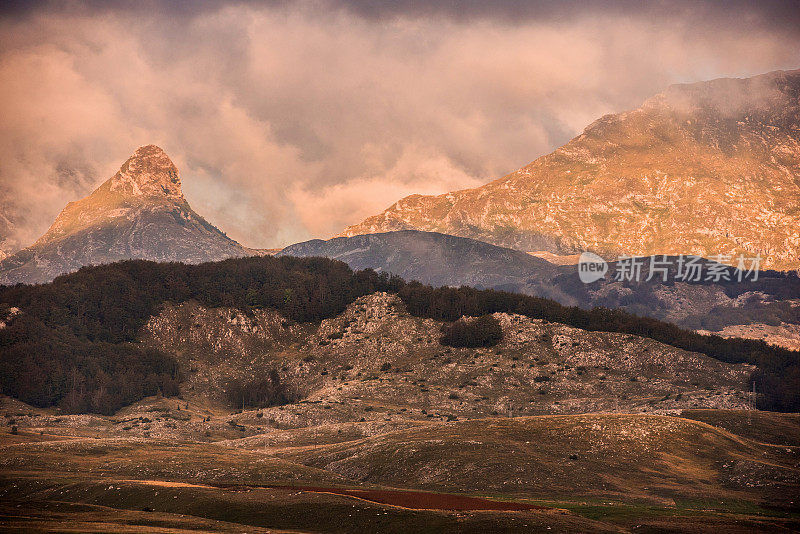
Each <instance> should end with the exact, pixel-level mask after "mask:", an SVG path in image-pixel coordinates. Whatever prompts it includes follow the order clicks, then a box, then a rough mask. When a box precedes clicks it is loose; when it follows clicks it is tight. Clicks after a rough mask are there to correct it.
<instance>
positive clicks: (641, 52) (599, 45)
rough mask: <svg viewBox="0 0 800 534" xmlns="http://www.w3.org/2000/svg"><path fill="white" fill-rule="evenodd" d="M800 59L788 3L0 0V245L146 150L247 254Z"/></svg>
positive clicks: (485, 174)
mask: <svg viewBox="0 0 800 534" xmlns="http://www.w3.org/2000/svg"><path fill="white" fill-rule="evenodd" d="M795 68H800V2H791V1H784V2H771V1H763V2H752V3H748V2H736V1H734V2H727V3H724V4H723V3H719V4H718V3H713V2H709V3H703V2H682V1H675V2H653V3H648V4H644V5H642V4H640V3H639V2H632V1H631V2H623V1H610V2H587V1H565V2H553V3H551V2H540V1H527V2H526V1H521V0H517V1H510V0H509V1H504V0H498V1H495V2H484V1H478V0H475V1H465V2H458V1H446V2H444V1H443V2H436V1H432V2H420V1H412V0H399V1H388V0H387V1H385V2H382V1H367V0H356V1H347V0H315V1H310V0H309V1H299V2H291V3H289V2H278V1H275V2H245V1H236V2H233V1H231V2H211V1H207V0H201V1H198V2H190V3H178V2H157V1H147V0H146V1H138V2H134V1H130V2H128V1H119V2H114V1H112V2H102V1H99V0H98V1H89V2H81V3H79V2H63V1H62V2H10V3H9V2H6V3H4V4H3V7H2V8H0V244H2V242H4V241H5V242H6V244H10V245H11V246H13V245H16V247H22V246H27V245H29V244H31V243H32V242H33V241H34V240H35V239H36V238H38V237H39V236H40V235H41V234H43V233H44V232H45V231H46V230H47V228H48V227H49V225H50V224H51V223H52V221H53V219H54V218H55V216H56V215H57V214H58V212H59V211H60V210H61V209H62V208H63V207H64V205H65V204H66V203H67V202H69V201H71V200H77V199H79V198H81V197H83V196H86V195H87V194H89V193H90V192H91V191H92V190H93V189H94V188H95V187H97V186H98V185H99V184H101V183H102V182H103V181H105V180H106V179H108V178H110V177H111V176H112V175H113V174H114V173H115V172H116V171H117V169H118V168H119V166H120V165H121V164H122V163H123V162H124V161H125V160H126V159H127V158H128V157H129V156H130V154H131V153H133V151H134V150H135V149H136V148H137V147H139V146H142V145H146V144H157V145H159V146H161V147H162V148H163V149H164V150H165V151H166V152H167V154H169V155H170V157H171V158H172V159H173V161H174V162H175V164H176V165H177V166H178V168H179V169H180V172H181V176H182V180H183V189H184V193H185V195H186V197H187V199H188V201H189V203H190V204H191V205H192V207H193V208H194V209H195V210H196V211H197V212H198V213H200V214H201V215H203V216H204V217H206V218H207V219H208V220H209V221H210V222H212V223H213V224H215V225H217V226H218V227H219V228H221V229H222V230H223V231H225V232H226V233H227V234H228V235H229V236H230V237H232V238H234V239H236V240H238V241H239V242H241V243H242V244H244V245H246V246H252V247H264V248H272V247H281V246H286V245H289V244H291V243H295V242H298V241H303V240H306V239H311V238H329V237H331V236H333V235H335V234H337V233H339V232H341V231H342V230H343V229H344V228H345V227H346V226H347V225H350V224H355V223H358V222H360V221H361V220H363V219H364V218H366V217H367V216H369V215H373V214H375V213H379V212H380V211H382V210H383V209H385V208H387V207H388V206H390V205H391V204H392V203H394V202H395V201H396V200H398V199H399V198H401V197H403V196H406V195H409V194H414V193H422V194H439V193H444V192H447V191H451V190H455V189H463V188H468V187H475V186H478V185H481V184H483V183H486V182H489V181H491V180H493V179H496V178H499V177H501V176H503V175H504V174H506V173H509V172H512V171H514V170H516V169H517V168H519V167H522V166H523V165H526V164H527V163H529V162H531V161H533V160H534V159H536V158H537V157H539V156H541V155H543V154H546V153H548V152H550V151H551V150H553V149H555V148H557V147H558V146H560V145H561V144H563V143H565V142H567V141H568V140H569V139H571V138H572V137H574V136H575V135H578V134H579V133H580V132H581V131H582V130H583V128H585V127H586V126H587V125H588V124H589V123H591V122H592V121H593V120H595V119H597V118H599V117H600V116H602V115H604V114H607V113H616V112H621V111H625V110H628V109H632V108H635V107H637V106H639V105H640V104H641V103H642V102H643V101H644V100H645V99H647V98H648V97H650V96H652V95H654V94H656V93H658V92H660V91H662V90H663V89H665V88H666V87H667V86H669V85H670V84H673V83H685V82H694V81H700V80H706V79H712V78H718V77H745V76H752V75H755V74H759V73H763V72H768V71H773V70H778V69H795Z"/></svg>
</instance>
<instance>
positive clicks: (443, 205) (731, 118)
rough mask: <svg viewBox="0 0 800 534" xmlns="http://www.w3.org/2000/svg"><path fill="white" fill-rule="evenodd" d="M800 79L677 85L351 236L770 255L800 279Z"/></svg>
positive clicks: (529, 247) (792, 74) (793, 74)
mask: <svg viewBox="0 0 800 534" xmlns="http://www.w3.org/2000/svg"><path fill="white" fill-rule="evenodd" d="M798 206H800V70H795V71H788V72H784V71H779V72H773V73H769V74H765V75H762V76H756V77H754V78H748V79H720V80H713V81H709V82H701V83H696V84H691V85H677V86H673V87H670V88H669V89H667V90H666V91H665V92H663V93H661V94H659V95H657V96H655V97H653V98H651V99H650V100H648V101H647V102H645V103H644V104H643V105H642V106H641V107H640V108H638V109H635V110H633V111H630V112H626V113H620V114H616V115H608V116H605V117H602V118H600V119H599V120H597V121H595V122H594V123H592V124H591V125H589V126H588V127H587V128H586V130H584V132H583V133H582V134H581V135H579V136H578V137H576V138H575V139H573V140H572V141H570V142H569V143H567V144H566V145H564V146H563V147H561V148H559V149H557V150H556V151H555V152H553V153H551V154H548V155H546V156H542V157H541V158H539V159H537V160H536V161H534V162H533V163H531V164H529V165H527V166H525V167H523V168H521V169H519V170H518V171H516V172H513V173H511V174H509V175H508V176H505V177H503V178H500V179H499V180H496V181H494V182H491V183H489V184H486V185H484V186H482V187H478V188H475V189H467V190H462V191H455V192H452V193H447V194H444V195H439V196H423V195H412V196H409V197H406V198H404V199H402V200H400V201H398V202H397V203H396V204H394V205H393V206H391V207H390V208H388V209H387V210H386V211H384V212H383V213H381V214H379V215H376V216H373V217H370V218H368V219H367V220H365V221H363V222H362V223H360V224H357V225H355V226H351V227H349V228H347V229H346V230H345V231H344V232H343V234H342V235H343V236H353V235H361V234H370V233H377V232H387V231H395V230H424V231H432V232H442V233H447V234H453V235H458V236H462V237H469V238H473V239H479V240H482V241H487V242H489V243H493V244H496V245H500V246H506V247H510V248H516V249H518V250H523V251H540V250H543V251H550V252H554V253H560V254H572V253H576V252H580V251H583V250H593V251H595V252H598V253H600V254H602V255H605V256H607V257H612V258H613V257H616V256H617V255H619V254H631V255H637V256H647V255H651V254H695V255H700V256H705V257H711V256H716V255H718V254H724V255H727V254H731V255H736V254H739V253H744V254H746V255H748V256H753V255H755V254H761V256H762V257H765V258H766V260H765V262H764V264H763V265H764V266H766V267H771V268H777V269H794V268H797V267H800V231H798V228H800V211H798V208H797V207H798Z"/></svg>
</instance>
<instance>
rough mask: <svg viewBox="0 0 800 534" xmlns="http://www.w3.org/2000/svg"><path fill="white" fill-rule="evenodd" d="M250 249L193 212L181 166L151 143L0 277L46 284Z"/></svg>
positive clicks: (73, 205)
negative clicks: (92, 268)
mask: <svg viewBox="0 0 800 534" xmlns="http://www.w3.org/2000/svg"><path fill="white" fill-rule="evenodd" d="M245 253H246V252H245V249H244V247H242V246H241V245H239V244H238V243H236V242H235V241H233V240H232V239H230V238H228V237H227V236H226V235H225V234H224V233H222V232H221V231H220V230H219V229H217V228H216V227H214V226H213V225H211V224H209V223H208V222H207V221H206V220H205V219H203V218H202V217H201V216H200V215H198V214H197V213H195V212H194V210H192V208H191V207H190V206H189V203H188V202H187V201H186V198H184V196H183V192H182V190H181V179H180V175H179V173H178V169H177V168H176V167H175V165H174V164H173V163H172V161H171V160H170V159H169V157H168V156H167V155H166V154H165V153H164V151H163V150H161V149H160V148H159V147H157V146H155V145H147V146H143V147H141V148H139V149H137V150H136V151H135V152H134V153H133V155H132V156H131V157H130V158H129V159H128V160H127V161H126V162H125V163H124V164H123V165H122V167H121V168H120V169H119V171H118V172H117V173H116V174H115V175H114V176H112V177H111V178H109V179H108V180H107V181H106V182H104V183H103V184H102V185H101V186H100V187H98V188H97V189H96V190H95V191H94V192H93V193H92V194H91V195H89V196H87V197H86V198H83V199H81V200H78V201H76V202H70V203H69V204H67V206H66V207H65V208H64V210H63V211H62V212H61V213H60V214H59V216H58V218H56V220H55V222H54V223H53V225H52V226H51V227H50V229H49V230H48V231H47V233H45V234H44V235H43V236H42V237H41V238H39V239H38V240H37V241H36V243H34V244H33V245H32V246H30V247H28V248H26V249H24V250H22V251H20V252H18V253H16V254H14V255H12V256H10V257H8V258H6V259H5V260H3V261H2V262H0V282H3V283H6V284H11V283H19V282H23V283H41V282H47V281H50V280H52V279H53V278H54V277H56V276H58V275H59V274H63V273H67V272H71V271H74V270H76V269H78V268H80V267H82V266H84V265H97V264H101V263H110V262H114V261H119V260H125V259H146V260H155V261H182V262H186V263H199V262H203V261H212V260H221V259H225V258H229V257H233V256H242V255H244V254H245Z"/></svg>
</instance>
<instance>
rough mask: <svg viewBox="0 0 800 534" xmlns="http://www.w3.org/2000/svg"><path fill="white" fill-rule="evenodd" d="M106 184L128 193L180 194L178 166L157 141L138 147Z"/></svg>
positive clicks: (175, 196)
mask: <svg viewBox="0 0 800 534" xmlns="http://www.w3.org/2000/svg"><path fill="white" fill-rule="evenodd" d="M108 184H109V189H110V190H111V191H112V192H115V193H121V194H123V195H128V196H167V197H169V198H173V199H180V198H183V192H182V191H181V178H180V174H179V173H178V168H177V167H175V164H174V163H172V160H171V159H169V156H167V154H166V152H164V151H163V150H162V149H161V148H159V147H157V146H156V145H146V146H143V147H139V148H137V149H136V152H134V153H133V155H132V156H131V157H130V158H128V160H127V161H126V162H125V163H123V164H122V167H120V169H119V171H118V172H117V174H115V175H114V176H113V177H112V178H111V179H110V180H109V181H108Z"/></svg>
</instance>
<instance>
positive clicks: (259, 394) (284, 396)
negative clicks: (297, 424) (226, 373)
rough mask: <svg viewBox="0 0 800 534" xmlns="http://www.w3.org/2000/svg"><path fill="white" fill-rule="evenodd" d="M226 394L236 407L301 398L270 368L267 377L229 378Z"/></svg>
mask: <svg viewBox="0 0 800 534" xmlns="http://www.w3.org/2000/svg"><path fill="white" fill-rule="evenodd" d="M225 396H226V397H227V399H228V402H229V403H230V404H231V405H232V406H233V407H234V408H248V407H251V408H268V407H270V406H282V405H284V404H289V403H291V402H295V401H297V400H299V398H300V395H299V394H298V393H297V392H296V391H295V390H294V389H292V388H291V387H289V386H288V385H287V384H286V383H285V382H283V381H282V380H281V378H280V376H279V375H278V371H276V370H275V369H272V370H270V371H269V373H267V376H266V377H265V378H260V379H253V380H248V381H245V380H241V379H231V380H229V381H228V382H227V384H226V387H225ZM262 415H263V414H262Z"/></svg>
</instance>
